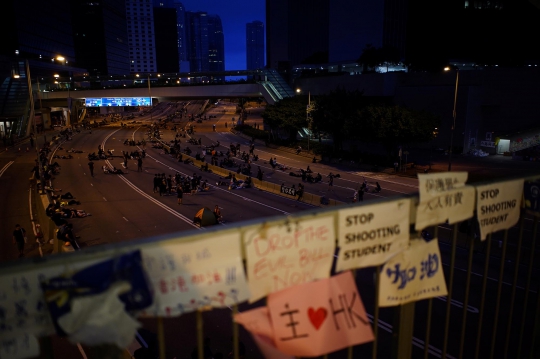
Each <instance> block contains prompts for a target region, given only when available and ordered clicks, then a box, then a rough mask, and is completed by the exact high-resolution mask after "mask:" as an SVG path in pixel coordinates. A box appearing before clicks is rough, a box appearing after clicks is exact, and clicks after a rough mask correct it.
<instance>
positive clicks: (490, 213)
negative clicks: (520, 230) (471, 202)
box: [476, 179, 523, 240]
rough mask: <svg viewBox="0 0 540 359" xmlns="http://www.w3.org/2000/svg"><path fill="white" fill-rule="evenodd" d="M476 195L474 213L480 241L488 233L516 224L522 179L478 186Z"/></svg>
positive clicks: (521, 192) (521, 191)
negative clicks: (478, 227)
mask: <svg viewBox="0 0 540 359" xmlns="http://www.w3.org/2000/svg"><path fill="white" fill-rule="evenodd" d="M476 193H477V197H478V198H477V202H476V213H477V215H478V223H479V224H480V238H481V239H482V240H485V239H486V236H487V235H488V233H493V232H496V231H500V230H502V229H508V228H510V227H512V226H514V225H515V224H516V223H517V222H518V220H519V211H520V206H521V198H522V195H523V179H519V180H513V181H506V182H498V183H492V184H488V185H483V186H478V187H476Z"/></svg>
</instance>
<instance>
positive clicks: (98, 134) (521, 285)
mask: <svg viewBox="0 0 540 359" xmlns="http://www.w3.org/2000/svg"><path fill="white" fill-rule="evenodd" d="M201 103H202V102H192V103H190V104H189V105H188V106H187V109H188V114H190V113H197V112H198V111H200V105H201ZM177 105H178V104H160V105H159V106H158V108H156V109H155V110H154V112H153V113H152V114H151V115H146V116H144V117H136V118H135V119H134V120H135V121H136V122H137V123H130V122H131V121H127V127H122V128H121V127H119V126H117V125H118V124H117V123H115V124H113V125H112V126H107V127H103V128H99V129H94V130H93V131H92V133H90V132H89V131H82V132H81V133H77V134H75V135H74V136H73V138H72V140H70V141H67V142H65V143H63V144H62V149H59V150H58V151H57V153H56V154H58V155H62V154H67V150H69V149H72V148H73V149H76V150H79V151H83V153H75V154H73V155H74V158H73V159H57V160H56V161H58V163H60V165H61V172H60V174H59V175H57V176H56V178H55V179H54V186H55V188H57V189H62V191H61V192H59V193H65V192H68V191H69V192H71V193H73V195H74V196H75V197H76V198H77V200H79V201H81V205H75V206H73V207H75V208H80V209H84V210H85V211H86V212H88V213H91V216H89V217H85V218H78V219H73V220H71V222H72V223H73V225H74V229H75V231H76V234H77V235H79V236H81V238H80V240H79V241H80V243H81V245H82V247H83V248H85V247H89V246H95V245H100V244H105V243H112V242H119V241H129V240H134V239H137V238H143V237H149V236H159V235H164V234H171V233H177V232H178V233H180V232H185V231H198V230H201V229H198V228H195V227H194V226H193V224H192V219H193V216H194V215H195V213H196V212H197V211H198V210H199V209H200V208H202V207H204V206H206V207H208V208H213V207H214V206H215V205H216V204H217V205H219V206H220V207H221V208H222V213H223V215H224V218H225V223H224V224H223V225H224V226H227V225H230V224H232V223H235V222H240V221H243V220H248V219H255V218H261V217H267V216H283V215H286V214H289V213H294V212H297V211H301V210H305V209H311V208H313V206H311V205H306V204H303V203H299V202H298V201H296V200H295V199H294V198H291V199H289V198H286V197H282V196H278V195H275V194H270V193H266V192H263V191H259V190H257V189H254V188H252V189H241V190H228V189H227V187H226V186H217V185H215V182H216V181H217V179H218V176H216V175H214V174H206V173H203V172H201V171H200V170H199V169H198V168H196V167H194V166H191V165H185V164H184V163H182V162H178V161H176V160H175V159H174V158H173V157H172V156H170V155H166V154H164V153H163V151H162V150H160V149H156V148H152V146H151V144H150V143H147V145H146V148H145V150H146V151H147V157H146V159H145V160H144V162H143V172H137V164H136V161H129V162H128V166H127V167H128V168H127V169H124V168H123V166H122V158H121V153H122V151H129V152H131V151H133V150H136V149H137V148H136V147H134V146H127V145H124V144H123V143H124V141H125V140H126V139H135V140H136V141H138V140H141V139H143V138H145V139H146V138H147V137H146V130H147V127H145V126H143V125H144V124H145V122H148V121H155V120H156V119H159V118H163V117H164V116H167V115H168V114H171V113H174V112H175V111H176V109H177ZM223 107H224V108H225V113H223V111H222V109H221V108H218V109H213V110H210V111H209V112H208V114H216V118H215V119H214V118H213V119H211V120H208V121H203V123H202V124H199V123H196V132H195V134H194V137H195V138H201V140H202V143H203V145H210V144H215V143H216V141H220V143H221V145H222V146H223V147H222V149H223V150H226V147H228V145H229V144H230V143H235V144H236V143H240V144H241V146H242V149H241V150H244V149H245V150H247V149H248V147H247V145H248V141H247V140H245V139H244V138H241V137H238V136H235V135H233V134H232V133H230V132H229V131H228V130H227V129H226V128H225V126H224V123H225V122H229V121H230V119H231V118H232V117H237V115H236V114H235V113H234V107H233V106H228V107H227V106H223ZM175 121H176V123H177V124H178V126H180V127H183V126H184V125H185V124H186V123H187V122H188V121H187V118H186V117H185V116H184V117H183V118H180V119H176V120H175ZM214 123H215V124H216V129H217V131H216V132H214V131H212V125H213V124H214ZM229 123H230V122H229ZM174 135H175V133H174V132H172V131H171V130H165V129H163V130H162V139H163V140H165V141H170V140H171V139H173V138H174ZM46 136H48V137H49V139H50V137H51V136H52V134H51V133H49V134H47V135H46ZM38 141H41V142H38V144H39V145H41V144H42V142H43V138H42V137H38ZM182 141H184V139H183V138H182ZM98 145H102V146H104V148H105V150H108V149H114V154H115V157H113V158H111V159H109V160H108V162H106V161H105V160H100V161H94V162H95V170H94V177H91V176H90V173H89V168H88V158H87V155H88V153H89V152H95V151H97V148H98ZM185 145H186V144H185V143H184V142H182V143H181V146H182V148H184V146H185ZM189 146H190V148H192V149H193V150H196V149H197V148H196V146H193V145H189ZM255 153H257V154H258V155H259V158H260V159H259V161H258V162H255V163H254V166H253V168H256V166H257V165H259V166H261V168H262V169H263V171H264V172H265V176H264V177H265V178H264V180H266V181H271V182H274V183H279V184H281V183H285V184H286V185H292V184H297V183H298V182H301V179H300V178H298V177H292V176H290V175H289V172H296V171H298V169H300V168H304V169H305V168H306V167H307V166H308V165H309V166H310V168H311V169H312V170H313V171H314V172H320V173H321V174H322V175H323V176H324V180H325V182H326V181H327V178H326V175H327V174H328V173H330V172H333V173H336V172H337V173H339V174H340V176H341V177H340V178H336V179H335V180H334V186H333V191H329V188H328V184H327V183H319V184H309V183H305V185H306V191H307V192H311V193H315V194H318V195H325V196H328V197H330V198H335V199H337V200H340V201H343V202H351V201H352V198H351V197H352V191H353V190H354V189H355V188H357V187H358V186H359V184H360V183H361V181H363V180H364V177H365V179H366V180H367V181H368V184H369V186H370V187H371V188H372V187H373V184H374V183H375V182H376V181H378V182H379V183H380V184H381V186H382V188H383V190H382V191H381V192H380V193H373V192H368V193H366V194H365V196H364V201H365V202H369V201H370V200H374V199H377V198H381V197H394V196H396V195H402V194H409V193H414V192H416V191H417V190H418V188H417V181H416V179H414V178H410V177H402V176H394V175H391V174H387V173H374V172H370V171H359V170H351V169H348V168H347V167H346V166H330V165H327V164H318V163H317V164H313V163H311V161H310V158H308V157H305V156H299V155H298V156H297V155H294V154H291V153H290V152H285V151H281V150H279V149H269V148H266V147H262V146H256V148H255ZM270 157H276V158H277V160H278V162H279V163H281V164H284V165H285V166H286V167H288V168H289V169H288V170H286V171H276V172H275V173H271V169H270V166H269V165H268V164H267V163H265V162H268V159H269V158H270ZM34 159H35V153H34V152H33V151H31V150H30V151H28V152H26V150H25V148H24V147H22V149H21V152H19V151H18V148H17V149H10V150H9V151H7V152H3V153H2V154H1V155H0V184H1V186H0V194H1V195H2V198H3V199H4V200H3V204H4V205H3V206H0V218H2V219H3V223H4V224H5V225H4V226H2V228H1V229H0V233H1V235H2V238H4V240H3V241H1V242H0V260H1V261H10V260H16V259H17V251H16V248H15V245H13V244H12V243H11V233H12V231H13V228H14V225H15V223H20V224H21V225H22V226H23V227H24V228H26V230H27V233H28V235H29V236H28V237H29V238H30V241H29V243H28V244H27V248H26V253H25V254H26V256H28V257H33V256H40V255H41V254H42V253H43V252H45V254H46V250H45V247H42V248H41V253H40V250H39V247H38V246H37V244H36V243H35V242H33V240H32V239H33V236H32V235H31V232H32V222H31V221H30V211H31V209H32V210H33V211H34V213H33V216H34V217H35V198H33V196H32V193H34V191H30V190H29V189H30V185H31V182H30V181H29V180H28V177H30V175H31V173H30V169H31V168H32V166H33V164H34ZM443 160H444V158H443ZM467 161H468V159H466V158H465V159H464V158H458V159H457V160H456V162H455V164H454V166H453V169H454V170H462V169H466V168H469V167H470V168H471V169H476V170H478V171H482V173H483V172H484V171H488V172H489V171H491V172H493V173H494V176H500V175H501V173H503V172H505V171H506V172H510V174H511V173H512V170H519V171H523V172H525V169H523V166H525V165H527V164H526V163H525V164H524V163H520V162H518V163H516V161H514V162H511V163H509V162H508V160H507V159H506V158H505V159H502V160H500V162H498V161H497V160H495V161H490V162H487V161H484V162H478V161H480V159H476V158H475V159H470V162H467ZM437 163H438V164H436V165H434V167H437V166H441V167H444V161H440V162H437ZM507 164H508V165H507ZM103 165H112V166H115V167H117V168H122V170H124V171H126V172H127V173H126V174H125V175H112V174H104V173H103V172H102V171H101V166H103ZM501 166H502V167H501ZM531 167H532V168H527V169H526V170H527V171H530V172H531V173H532V172H534V171H535V170H536V168H535V167H534V165H532V166H531ZM231 170H233V169H232V168H231ZM176 172H180V173H183V174H187V175H190V176H191V175H192V174H193V173H196V174H197V175H202V176H203V178H206V179H208V181H209V184H210V185H211V188H210V190H209V191H208V192H203V193H198V194H196V195H193V196H191V195H187V194H185V195H184V198H183V204H182V205H178V204H177V203H176V196H175V195H172V196H159V194H157V193H154V192H153V191H152V188H153V181H152V179H153V177H154V175H155V174H156V173H165V174H166V175H169V174H171V175H173V176H174V174H175V173H176ZM532 224H533V222H532V219H531V218H530V217H526V218H525V221H524V230H523V233H524V236H523V241H522V244H521V247H519V246H520V243H519V241H518V237H519V236H518V234H519V229H518V228H517V227H515V228H512V229H511V230H510V231H509V236H508V238H509V240H508V245H507V250H506V252H505V253H504V255H505V257H504V260H502V256H503V248H502V246H500V243H502V239H503V237H502V233H498V234H495V235H494V236H493V240H492V245H491V252H490V255H489V256H487V257H486V247H485V246H486V245H485V243H486V242H484V243H483V244H480V243H478V242H475V248H474V252H473V257H472V261H471V268H470V271H471V276H470V283H469V286H468V288H470V292H469V293H468V297H467V295H466V294H467V293H466V288H467V282H468V279H467V272H468V266H469V263H468V258H469V247H468V243H470V240H467V237H466V235H465V234H462V233H459V235H458V247H457V254H456V262H455V266H454V285H453V287H452V288H453V293H452V294H453V295H452V302H451V315H450V330H449V333H445V332H444V323H445V320H446V305H447V302H446V299H437V298H436V299H433V300H432V317H431V320H430V338H429V339H430V340H429V342H430V345H431V347H430V357H433V358H438V357H441V349H442V347H443V339H444V337H445V335H447V336H448V340H449V342H448V348H449V349H448V354H449V356H447V357H449V358H451V357H458V356H459V355H460V352H462V353H463V357H465V358H469V357H471V358H472V357H474V351H475V347H476V334H477V331H478V320H479V315H480V310H481V307H482V296H483V290H482V289H483V288H482V286H483V282H482V278H483V276H484V266H485V260H486V258H489V264H490V265H489V267H488V271H487V278H488V279H487V281H486V291H485V300H484V301H483V303H484V306H485V307H484V312H483V326H482V340H481V348H482V350H481V352H480V356H479V357H480V358H482V357H489V356H490V354H492V355H491V356H493V357H496V358H498V357H504V356H503V353H504V349H505V344H506V333H507V328H511V330H510V331H509V332H510V340H509V347H508V349H509V350H508V353H510V355H508V357H509V358H511V357H512V355H511V353H515V348H516V346H517V342H518V341H519V334H520V329H521V328H523V331H524V335H525V342H528V341H529V340H530V337H531V332H532V325H533V321H534V316H532V315H525V316H524V318H525V323H524V324H522V323H521V319H522V316H523V313H524V312H525V313H534V309H535V307H536V303H537V300H538V278H539V277H538V274H539V273H538V271H539V270H538V265H537V262H534V265H533V272H531V274H530V275H531V277H532V278H533V280H532V282H531V285H530V287H528V286H527V284H528V283H527V277H528V276H529V272H528V270H529V266H528V265H529V255H530V254H531V253H532V254H533V256H534V257H537V255H536V252H537V251H536V247H537V246H535V248H532V246H531V242H532V234H533V227H532ZM452 228H453V226H448V225H441V226H439V227H438V229H437V231H438V236H439V238H440V248H441V255H442V262H443V263H442V264H443V268H444V270H445V276H446V279H447V282H448V280H449V275H450V268H449V264H450V253H451V247H450V244H449V243H450V241H451V238H452ZM202 230H204V229H202ZM430 231H431V232H432V233H433V232H434V231H435V229H430ZM518 248H520V251H521V255H520V257H519V258H516V253H517V251H518ZM516 263H518V265H517V266H516ZM503 266H504V270H503V272H502V277H500V272H501V268H502V267H503ZM515 268H517V270H518V275H517V281H516V282H514V275H515ZM373 275H374V269H373V268H370V269H364V270H359V271H357V285H358V289H359V292H360V294H361V296H362V299H363V301H364V304H365V306H366V309H367V311H368V314H370V315H372V314H373V308H374V300H375V296H374V291H375V287H374V281H373ZM499 278H502V282H501V281H500V280H499ZM514 283H515V284H514ZM499 284H500V287H499ZM512 293H515V297H514V300H513V304H514V305H513V306H511V304H512ZM526 293H527V294H528V305H527V307H526V308H525V307H524V306H523V302H524V296H525V294H526ZM497 298H500V302H499V305H498V306H497ZM465 302H467V304H466V303H465ZM428 304H429V301H421V302H418V303H417V304H416V315H415V323H414V339H413V357H415V358H416V357H422V356H423V350H424V342H425V340H426V327H427V319H428V316H427V313H428ZM257 305H260V303H255V304H254V305H251V306H250V305H247V304H242V305H240V310H241V311H243V310H246V309H248V308H251V307H253V306H257ZM464 307H465V308H467V311H465V313H467V318H466V321H465V322H464V321H463V313H464V310H463V308H464ZM509 308H513V312H512V314H513V319H512V323H508V317H509V315H510V311H509ZM230 316H231V311H230V310H229V309H222V310H213V311H211V312H205V313H204V328H205V329H204V330H205V335H207V336H208V337H210V338H211V347H212V348H213V349H214V351H221V352H222V353H224V354H225V355H227V354H228V352H229V351H230V348H231V342H230V340H231V330H230V328H231V324H230V323H231V322H230ZM395 317H396V316H395V309H394V308H390V309H388V308H385V309H381V311H380V321H379V330H378V335H379V337H378V338H379V341H378V353H379V355H378V357H380V358H384V357H389V356H390V354H391V350H392V345H390V343H391V341H392V333H391V332H392V330H393V329H392V328H393V325H394V322H395ZM494 318H498V326H497V328H496V329H497V333H496V336H495V338H496V341H495V342H494V351H493V353H492V352H491V346H492V341H491V338H492V330H493V327H494ZM143 323H144V327H145V329H148V330H149V331H151V332H154V333H155V331H156V323H155V320H143ZM463 323H465V324H466V325H465V327H464V329H465V332H463V330H462V329H463ZM165 328H166V335H167V337H166V341H167V358H173V357H175V356H176V357H177V358H178V359H181V358H189V357H190V355H191V352H192V350H193V348H194V346H195V344H194V343H196V332H195V330H194V328H195V314H193V313H192V314H187V315H184V316H182V317H180V318H172V319H167V320H165ZM179 333H180V334H179ZM462 333H464V334H463V338H464V345H463V347H461V343H460V340H461V337H462ZM241 340H242V342H243V343H244V345H245V347H246V353H247V355H246V358H259V357H260V354H259V353H258V351H257V349H256V347H255V346H254V344H253V342H252V341H251V339H250V337H249V334H248V333H247V332H245V331H244V330H243V329H241ZM53 346H54V349H55V352H57V353H61V354H62V355H61V357H72V358H76V357H82V354H81V353H80V351H79V349H78V348H77V347H75V346H73V345H71V344H69V343H68V342H67V341H66V340H64V339H60V338H57V337H54V338H53ZM370 348H371V345H370V344H366V345H363V346H360V347H356V348H354V357H355V358H357V357H365V356H366V355H369V354H370V350H371V349H370ZM345 354H346V351H341V352H338V353H333V354H330V355H329V357H330V358H343V357H345ZM58 357H60V356H58Z"/></svg>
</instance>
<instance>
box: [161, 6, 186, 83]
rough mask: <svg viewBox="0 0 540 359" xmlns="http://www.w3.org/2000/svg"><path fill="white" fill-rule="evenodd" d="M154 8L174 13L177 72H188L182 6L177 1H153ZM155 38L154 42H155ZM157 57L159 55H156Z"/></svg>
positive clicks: (184, 12)
mask: <svg viewBox="0 0 540 359" xmlns="http://www.w3.org/2000/svg"><path fill="white" fill-rule="evenodd" d="M154 8H166V9H174V10H175V12H176V30H175V31H176V41H177V44H176V48H177V49H178V70H179V71H180V72H189V61H188V54H187V51H188V49H187V41H186V11H185V8H184V5H183V4H182V3H181V2H180V1H177V0H154ZM157 40H158V39H157V37H156V41H157ZM157 56H158V57H159V55H157Z"/></svg>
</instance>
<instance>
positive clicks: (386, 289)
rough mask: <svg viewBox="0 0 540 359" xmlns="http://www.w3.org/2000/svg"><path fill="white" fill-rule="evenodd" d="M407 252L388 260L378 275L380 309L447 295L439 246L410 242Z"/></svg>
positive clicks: (419, 241)
mask: <svg viewBox="0 0 540 359" xmlns="http://www.w3.org/2000/svg"><path fill="white" fill-rule="evenodd" d="M410 243H411V245H410V247H409V249H407V250H406V251H403V252H401V253H399V254H398V255H396V256H395V257H393V258H392V259H390V260H389V261H388V262H386V264H385V265H384V267H383V268H382V271H381V277H380V278H381V279H380V283H379V288H380V289H379V305H380V306H381V307H391V306H395V305H400V304H405V303H409V302H415V301H418V300H422V299H426V298H433V297H439V296H445V295H447V290H446V282H445V281H444V272H443V268H442V260H441V254H440V252H439V242H438V241H437V239H433V240H431V241H429V242H425V241H424V240H423V239H415V240H412V241H411V242H410Z"/></svg>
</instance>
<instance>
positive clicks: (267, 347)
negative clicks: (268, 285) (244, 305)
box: [234, 307, 294, 359]
mask: <svg viewBox="0 0 540 359" xmlns="http://www.w3.org/2000/svg"><path fill="white" fill-rule="evenodd" d="M234 321H235V322H237V323H238V324H241V325H243V326H244V328H246V330H247V331H248V332H250V333H251V336H252V337H253V340H254V341H255V343H257V346H258V347H259V350H260V351H261V352H262V353H263V355H264V357H265V358H266V359H294V357H293V356H290V355H286V354H283V353H282V352H280V351H279V350H278V349H277V347H276V343H275V342H274V329H273V328H272V322H271V321H270V313H269V311H268V307H258V308H255V309H251V310H248V311H245V312H242V313H238V314H236V315H235V316H234Z"/></svg>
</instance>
